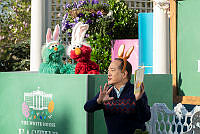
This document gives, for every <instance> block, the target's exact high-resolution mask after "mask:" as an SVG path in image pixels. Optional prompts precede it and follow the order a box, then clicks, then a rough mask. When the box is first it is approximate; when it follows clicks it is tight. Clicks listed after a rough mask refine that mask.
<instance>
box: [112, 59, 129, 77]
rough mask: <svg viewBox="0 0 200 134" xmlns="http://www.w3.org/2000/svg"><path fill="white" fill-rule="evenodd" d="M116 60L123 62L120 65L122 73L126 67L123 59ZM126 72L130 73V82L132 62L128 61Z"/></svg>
mask: <svg viewBox="0 0 200 134" xmlns="http://www.w3.org/2000/svg"><path fill="white" fill-rule="evenodd" d="M115 60H118V61H121V64H120V66H119V68H120V69H121V71H122V69H123V67H124V60H123V59H121V58H115ZM125 70H126V71H127V72H128V75H127V78H128V80H131V75H132V66H131V64H130V62H128V61H127V64H126V69H125Z"/></svg>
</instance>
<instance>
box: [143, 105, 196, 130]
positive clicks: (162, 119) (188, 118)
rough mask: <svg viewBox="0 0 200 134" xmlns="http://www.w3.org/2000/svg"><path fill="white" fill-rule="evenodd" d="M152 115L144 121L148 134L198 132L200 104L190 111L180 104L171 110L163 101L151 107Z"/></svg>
mask: <svg viewBox="0 0 200 134" xmlns="http://www.w3.org/2000/svg"><path fill="white" fill-rule="evenodd" d="M151 114H152V117H151V119H150V121H149V122H148V123H146V126H147V130H148V131H149V133H150V134H200V106H195V107H194V108H193V110H192V111H191V112H188V111H187V110H186V108H185V107H184V106H183V105H182V104H181V103H179V104H177V106H176V107H174V109H173V110H172V111H171V110H169V109H168V107H167V106H166V105H165V104H163V103H155V104H154V105H153V106H152V107H151Z"/></svg>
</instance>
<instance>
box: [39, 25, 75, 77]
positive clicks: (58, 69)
mask: <svg viewBox="0 0 200 134" xmlns="http://www.w3.org/2000/svg"><path fill="white" fill-rule="evenodd" d="M59 34H60V27H59V25H56V26H55V29H54V32H53V38H52V34H51V29H50V28H48V30H47V34H46V45H45V46H44V47H43V49H42V59H43V62H42V63H41V64H40V70H39V71H40V73H49V74H74V72H75V65H72V64H68V63H66V64H64V63H63V60H62V57H63V56H64V55H65V48H64V46H63V45H62V44H60V42H59Z"/></svg>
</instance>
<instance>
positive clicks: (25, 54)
mask: <svg viewBox="0 0 200 134" xmlns="http://www.w3.org/2000/svg"><path fill="white" fill-rule="evenodd" d="M29 44H30V42H29V41H28V42H23V43H22V44H17V45H11V46H9V47H2V48H1V51H0V54H1V55H0V57H1V59H0V72H4V71H22V70H23V71H28V70H29V68H30V67H29V66H30V60H29V59H30V45H29Z"/></svg>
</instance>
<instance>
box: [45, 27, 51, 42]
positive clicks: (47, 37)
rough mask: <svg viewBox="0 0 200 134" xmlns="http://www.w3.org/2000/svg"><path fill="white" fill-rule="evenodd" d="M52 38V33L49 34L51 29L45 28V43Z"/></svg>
mask: <svg viewBox="0 0 200 134" xmlns="http://www.w3.org/2000/svg"><path fill="white" fill-rule="evenodd" d="M51 39H52V35H51V29H50V28H48V29H47V34H46V44H48V43H49V42H50V41H51Z"/></svg>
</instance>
